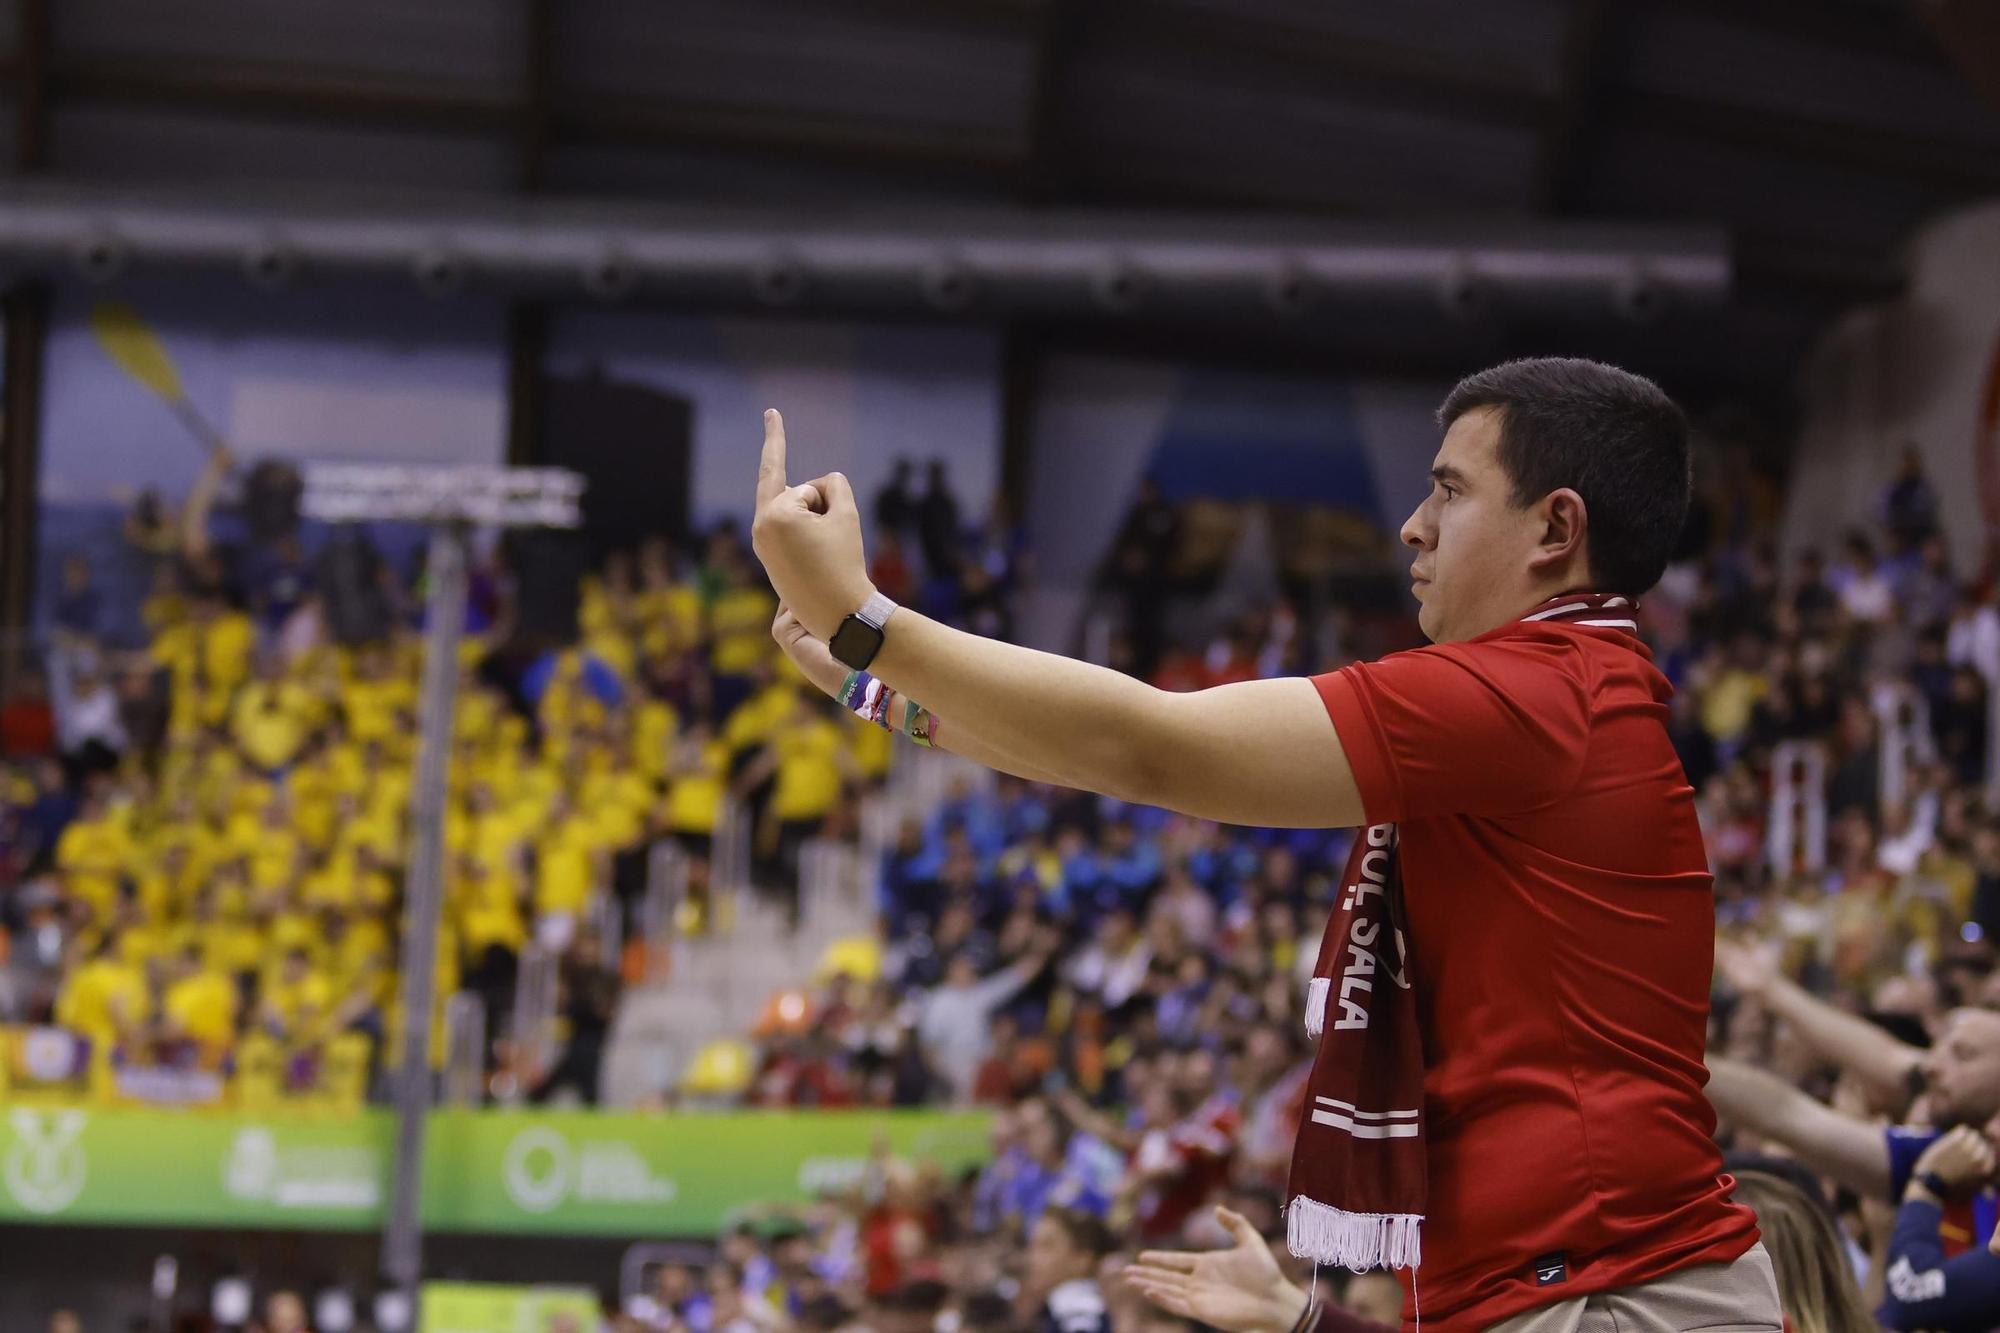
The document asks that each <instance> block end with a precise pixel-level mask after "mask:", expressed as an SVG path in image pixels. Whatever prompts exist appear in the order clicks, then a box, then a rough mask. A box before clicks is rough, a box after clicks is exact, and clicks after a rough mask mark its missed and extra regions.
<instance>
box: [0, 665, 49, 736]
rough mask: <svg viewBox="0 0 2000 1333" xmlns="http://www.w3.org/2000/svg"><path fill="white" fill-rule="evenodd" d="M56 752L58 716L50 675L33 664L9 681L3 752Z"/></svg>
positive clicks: (1, 713)
mask: <svg viewBox="0 0 2000 1333" xmlns="http://www.w3.org/2000/svg"><path fill="white" fill-rule="evenodd" d="M55 752H56V715H55V709H54V708H52V707H51V706H50V703H49V688H48V678H47V677H46V676H44V675H43V674H42V673H41V672H40V671H37V670H35V669H34V668H32V667H28V668H23V669H21V670H20V671H18V672H16V673H15V674H14V675H13V676H12V677H11V678H10V679H9V680H8V682H7V700H6V703H5V705H4V706H0V754H7V755H13V756H18V757H23V758H28V757H33V756H35V755H48V754H54V753H55Z"/></svg>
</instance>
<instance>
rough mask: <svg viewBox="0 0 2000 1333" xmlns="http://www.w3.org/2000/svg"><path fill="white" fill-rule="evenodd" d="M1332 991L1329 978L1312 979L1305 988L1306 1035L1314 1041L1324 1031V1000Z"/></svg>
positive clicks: (1331, 983)
mask: <svg viewBox="0 0 2000 1333" xmlns="http://www.w3.org/2000/svg"><path fill="white" fill-rule="evenodd" d="M1332 991H1333V981H1332V979H1331V978H1329V977H1314V978H1313V979H1312V981H1311V982H1310V983H1309V984H1308V985H1307V986H1306V1035H1307V1036H1308V1037H1311V1038H1313V1039H1314V1040H1318V1038H1319V1034H1320V1033H1322V1032H1324V1031H1326V999H1327V996H1328V995H1329V994H1331V993H1332Z"/></svg>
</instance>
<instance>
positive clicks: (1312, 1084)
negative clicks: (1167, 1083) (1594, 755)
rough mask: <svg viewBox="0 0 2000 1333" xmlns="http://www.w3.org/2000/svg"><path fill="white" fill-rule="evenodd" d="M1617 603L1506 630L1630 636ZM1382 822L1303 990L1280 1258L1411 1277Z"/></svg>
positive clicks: (1401, 970) (1417, 1119)
mask: <svg viewBox="0 0 2000 1333" xmlns="http://www.w3.org/2000/svg"><path fill="white" fill-rule="evenodd" d="M1637 611H1638V608H1637V606H1636V605H1635V604H1634V603H1633V601H1632V599H1630V598H1628V597H1618V596H1608V595H1605V594H1602V593H1565V594H1564V595H1562V596H1560V597H1552V598H1550V599H1549V600H1548V601H1546V602H1544V603H1542V605H1541V606H1539V607H1537V608H1536V609H1535V610H1534V611H1533V612H1532V613H1530V614H1528V615H1525V616H1523V617H1521V619H1520V620H1519V621H1517V622H1515V623H1516V624H1522V623H1526V622H1529V621H1542V620H1549V621H1566V622H1569V623H1572V624H1579V625H1590V626H1595V627H1598V628H1602V629H1614V630H1625V631H1627V632H1629V633H1633V634H1636V633H1637V632H1638V625H1637V623H1636V622H1635V620H1634V617H1635V616H1636V614H1637ZM1398 861H1399V858H1398V856H1397V832H1396V826H1395V825H1394V824H1371V825H1369V826H1368V827H1367V828H1365V829H1363V830H1362V831H1361V832H1360V834H1359V836H1357V837H1356V838H1355V840H1354V850H1353V851H1352V852H1350V853H1349V854H1348V857H1347V868H1346V869H1345V870H1344V871H1342V872H1341V876H1340V885H1339V890H1340V892H1339V900H1338V901H1337V902H1336V903H1335V905H1334V909H1333V912H1332V914H1331V915H1330V916H1329V917H1328V919H1327V923H1326V934H1325V936H1324V937H1323V938H1322V939H1321V940H1320V946H1319V961H1318V962H1317V963H1315V964H1314V965H1313V979H1312V983H1311V985H1310V986H1309V987H1308V988H1307V993H1306V1035H1308V1036H1310V1037H1312V1038H1313V1039H1314V1040H1315V1041H1317V1042H1318V1043H1319V1053H1318V1055H1317V1056H1316V1057H1315V1058H1314V1060H1313V1067H1312V1074H1311V1076H1310V1077H1309V1078H1308V1079H1307V1082H1306V1096H1307V1098H1308V1102H1307V1105H1306V1107H1305V1112H1304V1114H1303V1115H1302V1116H1301V1117H1300V1120H1299V1137H1298V1143H1297V1145H1296V1146H1295V1147H1294V1148H1293V1150H1292V1170H1291V1179H1290V1181H1289V1183H1288V1186H1287V1189H1286V1197H1287V1198H1288V1199H1289V1201H1290V1202H1289V1203H1288V1205H1287V1207H1286V1210H1285V1212H1286V1229H1287V1232H1288V1236H1287V1239H1288V1240H1289V1242H1290V1245H1291V1251H1292V1253H1293V1254H1295V1255H1297V1256H1299V1257H1300V1258H1302V1259H1311V1260H1313V1261H1314V1262H1315V1263H1321V1264H1337V1265H1340V1266H1342V1267H1345V1268H1351V1269H1353V1270H1354V1271H1355V1272H1357V1273H1358V1272H1364V1271H1366V1270H1368V1269H1371V1268H1383V1267H1387V1268H1415V1267H1417V1265H1418V1264H1419V1263H1421V1262H1422V1259H1423V1246H1422V1239H1421V1235H1420V1228H1421V1226H1422V1223H1423V1220H1424V1201H1425V1196H1426V1193H1427V1192H1428V1183H1427V1180H1426V1176H1425V1168H1424V1113H1423V1111H1424V1052H1423V1042H1422V1037H1421V1033H1420V1031H1419V1028H1418V1024H1417V1001H1416V993H1415V992H1414V991H1412V990H1411V989H1410V975H1409V966H1408V959H1409V949H1408V948H1407V947H1406V945H1405V942H1404V916H1403V877H1402V870H1401V867H1400V865H1399V864H1398Z"/></svg>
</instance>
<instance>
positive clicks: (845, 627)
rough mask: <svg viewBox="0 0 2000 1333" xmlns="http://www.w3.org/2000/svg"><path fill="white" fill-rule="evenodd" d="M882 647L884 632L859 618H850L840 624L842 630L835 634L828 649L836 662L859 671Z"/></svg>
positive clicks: (836, 631)
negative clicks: (872, 627)
mask: <svg viewBox="0 0 2000 1333" xmlns="http://www.w3.org/2000/svg"><path fill="white" fill-rule="evenodd" d="M881 646H882V631H881V630H879V629H871V628H870V627H869V625H868V622H867V621H865V620H862V619H861V618H859V617H858V616H849V617H848V618H847V619H845V620H843V621H841V622H840V628H839V629H837V630H835V631H834V632H833V642H831V643H829V644H827V648H828V650H829V651H830V652H832V653H833V657H834V660H835V661H836V662H839V663H841V664H842V665H844V666H850V667H853V668H855V669H856V670H857V671H858V670H860V669H861V667H863V666H864V665H866V664H867V663H868V661H869V660H870V659H871V658H873V657H874V656H875V650H876V649H877V648H879V647H881Z"/></svg>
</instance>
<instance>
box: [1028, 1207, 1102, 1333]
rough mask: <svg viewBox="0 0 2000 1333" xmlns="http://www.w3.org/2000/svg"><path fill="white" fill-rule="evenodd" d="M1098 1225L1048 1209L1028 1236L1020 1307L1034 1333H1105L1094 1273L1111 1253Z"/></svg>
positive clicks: (1079, 1214) (1080, 1216)
mask: <svg viewBox="0 0 2000 1333" xmlns="http://www.w3.org/2000/svg"><path fill="white" fill-rule="evenodd" d="M1116 1248H1117V1246H1116V1244H1115V1242H1114V1241H1113V1240H1112V1237H1111V1233H1110V1232H1109V1231H1108V1230H1107V1229H1106V1228H1105V1226H1104V1223H1103V1221H1102V1220H1101V1219H1099V1218H1097V1217H1093V1216H1092V1215H1091V1214H1089V1213H1082V1212H1074V1211H1071V1210H1069V1209H1066V1208H1052V1209H1050V1210H1048V1211H1047V1212H1044V1213H1043V1214H1042V1215H1041V1217H1040V1218H1038V1219H1036V1222H1035V1226H1034V1230H1033V1231H1032V1232H1030V1233H1029V1236H1028V1257H1027V1273H1026V1279H1025V1280H1024V1281H1023V1282H1022V1284H1021V1294H1022V1303H1023V1305H1024V1306H1025V1307H1026V1312H1027V1313H1028V1319H1029V1322H1030V1326H1031V1327H1032V1328H1033V1329H1034V1330H1035V1331H1036V1333H1111V1320H1110V1318H1109V1315H1108V1314H1107V1311H1106V1307H1105V1303H1104V1292H1103V1290H1102V1289H1101V1288H1100V1287H1099V1286H1098V1284H1097V1270H1098V1266H1099V1264H1100V1263H1102V1262H1103V1260H1104V1257H1105V1256H1106V1255H1108V1254H1110V1253H1111V1252H1112V1250H1114V1249H1116Z"/></svg>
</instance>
